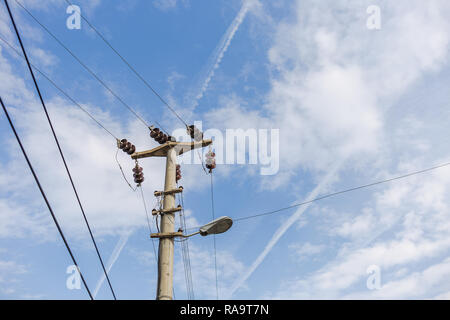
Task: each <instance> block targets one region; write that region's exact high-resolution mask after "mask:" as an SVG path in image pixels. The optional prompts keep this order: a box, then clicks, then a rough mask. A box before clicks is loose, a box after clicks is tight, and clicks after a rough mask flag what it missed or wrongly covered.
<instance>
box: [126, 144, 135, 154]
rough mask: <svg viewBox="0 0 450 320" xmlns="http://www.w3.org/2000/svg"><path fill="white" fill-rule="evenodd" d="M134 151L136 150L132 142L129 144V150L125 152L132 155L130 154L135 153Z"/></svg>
mask: <svg viewBox="0 0 450 320" xmlns="http://www.w3.org/2000/svg"><path fill="white" fill-rule="evenodd" d="M135 152H136V147H135V146H134V144H133V145H131V148H130V150H128V151H127V153H128V154H129V155H132V154H133V153H135Z"/></svg>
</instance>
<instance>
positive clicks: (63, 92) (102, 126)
mask: <svg viewBox="0 0 450 320" xmlns="http://www.w3.org/2000/svg"><path fill="white" fill-rule="evenodd" d="M0 40H1V41H3V42H4V43H5V44H6V45H7V46H8V47H9V48H11V50H13V51H14V52H15V53H16V54H17V55H18V56H19V57H21V58H23V55H22V54H21V53H20V52H19V51H18V50H17V49H16V48H14V46H13V45H11V44H10V43H9V42H8V41H6V40H5V39H4V38H3V37H1V36H0ZM30 64H31V66H32V67H33V69H35V70H36V71H37V72H39V74H40V75H42V76H43V77H44V78H45V79H47V81H48V82H50V83H51V84H52V85H53V86H54V87H55V88H56V89H58V90H59V92H61V93H62V94H63V95H64V96H66V98H67V99H69V100H70V101H71V102H72V103H74V104H75V105H76V106H77V107H78V108H80V109H81V110H82V111H83V112H84V113H86V114H87V115H88V116H89V117H90V118H91V119H92V120H94V121H95V123H97V124H98V125H99V126H100V127H101V128H103V129H104V130H105V131H106V132H108V133H109V134H110V135H111V136H112V137H113V138H114V139H116V140H119V138H117V137H116V136H115V135H114V134H113V133H111V131H110V130H108V129H107V128H106V127H105V126H104V125H102V124H101V123H100V121H98V120H97V119H95V118H94V116H93V115H92V114H91V113H90V112H89V111H87V110H86V109H85V108H83V107H82V106H81V105H80V104H79V103H78V102H76V101H75V99H73V98H72V97H71V96H70V95H69V94H68V93H67V92H66V91H64V90H63V89H61V87H60V86H58V85H57V84H56V83H55V82H54V81H53V80H52V79H50V77H49V76H47V75H46V74H45V73H44V72H43V71H41V70H40V69H39V68H38V67H36V66H35V65H34V64H32V63H31V62H30Z"/></svg>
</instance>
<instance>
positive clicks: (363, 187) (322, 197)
mask: <svg viewBox="0 0 450 320" xmlns="http://www.w3.org/2000/svg"><path fill="white" fill-rule="evenodd" d="M448 166H450V162H447V163H443V164H440V165H436V166H433V167H430V168H426V169H422V170H419V171H414V172H410V173H407V174H404V175H400V176H396V177H393V178H389V179H385V180H380V181H377V182H373V183H369V184H365V185H360V186H358V187H353V188H349V189H345V190H341V191H337V192H333V193H329V194H326V195H323V196H320V197H317V198H314V199H312V200H309V201H305V202H300V203H296V204H293V205H291V206H288V207H283V208H280V209H276V210H272V211H267V212H262V213H258V214H254V215H249V216H243V217H238V218H233V221H234V222H239V221H244V220H249V219H254V218H259V217H263V216H268V215H273V214H277V213H281V212H283V211H286V210H289V209H293V208H297V207H300V206H304V205H306V204H309V203H311V202H316V201H320V200H324V199H327V198H331V197H334V196H337V195H341V194H344V193H348V192H352V191H356V190H360V189H365V188H370V187H374V186H376V185H380V184H384V183H389V182H392V181H396V180H401V179H405V178H408V177H411V176H415V175H419V174H422V173H426V172H430V171H434V170H437V169H440V168H444V167H448ZM198 228H199V227H198V226H197V227H192V228H188V229H187V230H197V229H198Z"/></svg>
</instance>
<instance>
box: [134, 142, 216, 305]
mask: <svg viewBox="0 0 450 320" xmlns="http://www.w3.org/2000/svg"><path fill="white" fill-rule="evenodd" d="M211 143H212V140H211V139H208V140H202V141H198V142H172V141H168V142H166V143H164V144H162V145H160V146H158V147H156V148H153V149H151V150H147V151H142V152H135V153H133V154H132V155H131V158H132V159H135V160H137V159H141V158H148V157H166V178H165V184H164V191H155V196H163V197H164V202H163V209H162V210H153V211H152V214H153V215H156V214H159V215H161V225H160V233H153V234H151V237H152V238H159V250H158V286H157V292H156V299H157V300H172V298H173V297H172V292H173V257H174V241H173V239H174V238H175V237H182V236H183V233H182V232H174V231H175V230H174V222H175V212H178V211H181V209H182V208H181V206H178V207H175V194H176V193H179V192H182V190H183V189H182V188H176V180H175V176H176V175H175V171H176V164H177V163H176V162H177V156H178V155H181V154H183V153H185V152H187V151H190V150H193V149H196V148H203V147H206V146H208V145H210V144H211Z"/></svg>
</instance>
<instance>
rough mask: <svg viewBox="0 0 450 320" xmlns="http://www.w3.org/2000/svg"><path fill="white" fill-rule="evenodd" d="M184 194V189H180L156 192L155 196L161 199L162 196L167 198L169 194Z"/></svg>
mask: <svg viewBox="0 0 450 320" xmlns="http://www.w3.org/2000/svg"><path fill="white" fill-rule="evenodd" d="M180 192H183V187H181V186H180V187H179V188H177V189H172V190H167V191H155V192H154V195H155V197H160V196H165V195H168V194H175V193H180Z"/></svg>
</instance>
